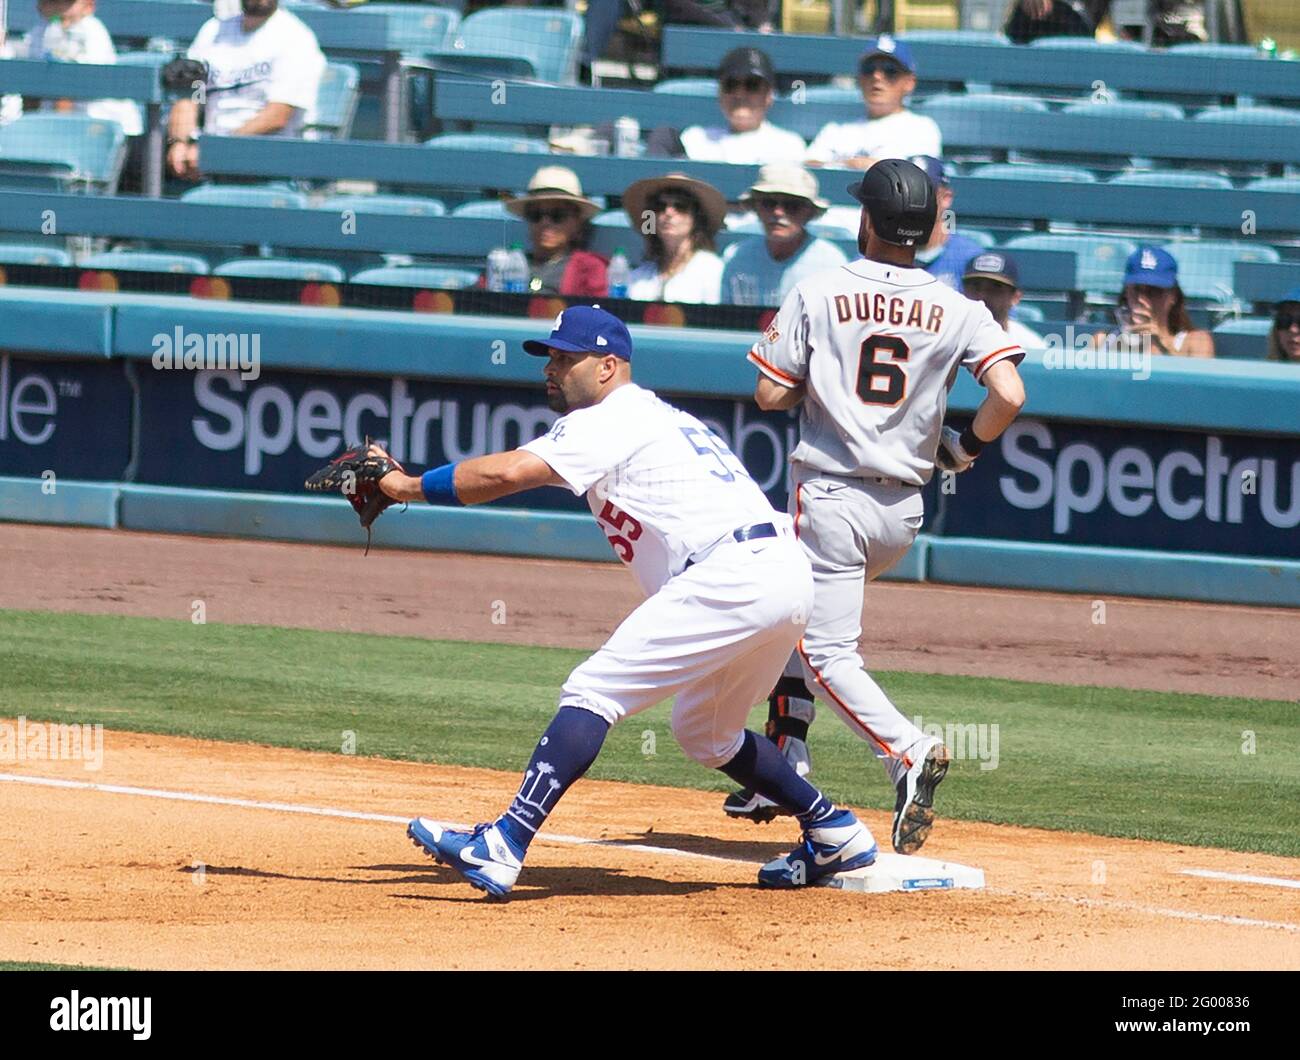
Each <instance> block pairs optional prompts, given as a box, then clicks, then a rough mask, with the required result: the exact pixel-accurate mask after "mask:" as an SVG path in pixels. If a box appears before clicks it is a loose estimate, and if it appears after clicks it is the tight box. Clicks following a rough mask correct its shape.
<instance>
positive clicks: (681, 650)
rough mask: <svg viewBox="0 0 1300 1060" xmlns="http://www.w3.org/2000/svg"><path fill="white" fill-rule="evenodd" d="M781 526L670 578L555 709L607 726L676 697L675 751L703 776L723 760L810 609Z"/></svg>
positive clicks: (579, 673)
mask: <svg viewBox="0 0 1300 1060" xmlns="http://www.w3.org/2000/svg"><path fill="white" fill-rule="evenodd" d="M784 523H785V520H784V519H783V518H782V519H779V520H778V523H777V525H778V526H779V527H780V532H779V535H778V536H777V537H774V538H759V539H756V540H752V541H745V542H735V541H726V542H724V543H723V544H721V545H718V546H717V547H715V548H714V549H713V550H712V551H710V552H709V553H708V555H707V556H706V557H705V558H703V559H701V560H700V561H699V562H697V563H694V564H693V565H691V566H690V567H688V568H687V569H686V570H684V571H683V572H682V573H681V574H678V575H677V576H676V577H674V578H671V579H669V580H668V581H667V582H666V583H665V584H664V585H663V586H662V587H661V588H660V589H659V591H658V592H656V593H655V594H654V595H653V596H651V597H649V598H648V599H646V600H645V601H644V602H642V604H641V605H640V606H639V607H638V608H637V609H636V610H635V611H633V612H632V613H631V614H630V615H628V617H627V618H625V619H624V620H623V622H622V623H621V624H620V625H619V627H618V628H617V629H616V630H615V631H614V633H613V634H612V635H611V636H610V638H609V640H607V641H606V642H605V644H604V645H603V646H602V647H601V649H600V650H599V651H597V652H596V653H595V654H594V655H592V656H591V657H590V658H589V659H587V660H586V661H585V662H583V663H582V664H581V665H579V666H578V668H577V669H575V670H574V671H573V673H571V674H570V675H569V679H568V680H567V681H566V682H565V683H564V688H563V690H562V691H561V694H560V706H562V707H583V708H585V709H586V710H590V711H592V712H593V713H595V714H599V715H600V716H601V717H602V718H604V719H605V720H606V721H607V722H609V723H610V724H611V725H613V724H614V723H615V722H617V721H619V720H620V719H622V718H626V717H631V716H632V715H633V714H636V713H638V712H640V711H642V710H645V709H647V708H648V707H652V706H654V705H655V704H656V703H658V702H660V701H662V700H664V699H667V698H668V697H669V696H676V697H677V702H676V704H675V705H674V706H673V713H672V730H673V736H674V737H676V739H677V742H678V743H679V744H681V747H682V750H684V751H685V752H686V754H688V755H689V756H690V757H691V758H693V759H695V761H697V762H700V763H701V764H702V765H706V766H708V767H710V768H712V769H716V768H718V767H719V766H723V765H726V764H727V763H728V762H729V761H731V759H732V758H733V757H735V755H736V752H738V751H739V750H740V747H741V743H742V742H743V739H744V728H745V721H746V719H747V718H748V717H749V712H750V709H751V708H752V707H753V705H754V704H755V703H756V702H757V701H758V700H760V699H763V698H764V697H766V695H767V693H768V691H769V690H770V689H771V687H772V685H773V684H775V683H776V679H777V678H778V677H779V676H780V675H781V668H782V667H783V666H784V665H785V661H786V659H787V658H789V655H790V652H791V651H792V650H793V649H794V647H795V645H796V644H797V643H798V641H799V637H800V635H801V634H802V633H803V630H804V625H805V623H806V622H807V619H808V614H809V612H810V611H811V610H812V602H813V580H812V572H811V571H810V569H809V564H808V559H807V557H806V556H805V555H804V553H803V550H802V549H801V548H800V547H799V544H798V543H797V542H796V541H795V539H794V535H793V533H792V531H791V530H790V529H789V528H788V527H786V526H785V525H783V524H784Z"/></svg>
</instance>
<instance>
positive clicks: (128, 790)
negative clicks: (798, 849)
mask: <svg viewBox="0 0 1300 1060" xmlns="http://www.w3.org/2000/svg"><path fill="white" fill-rule="evenodd" d="M0 781H7V782H9V783H13V784H35V785H37V786H38V787H45V788H72V789H76V790H79V791H101V792H105V793H107V794H109V795H141V796H145V797H147V798H151V799H171V800H172V801H174V802H201V803H207V804H208V805H211V806H238V807H241V808H242V809H246V810H275V811H278V812H280V813H301V814H307V815H308V816H311V817H342V818H346V819H347V820H351V821H377V822H379V823H381V824H408V823H409V822H410V820H411V818H409V817H397V816H395V815H393V814H389V813H364V812H362V811H360V810H336V809H331V808H329V807H324V806H303V805H301V804H298V803H292V802H260V801H258V800H256V799H237V798H233V797H231V796H226V795H199V794H197V793H196V792H191V791H167V790H165V789H163V788H134V787H128V786H126V785H123V784H93V783H91V782H90V781H85V780H59V779H56V778H54V777H29V776H23V775H21V774H18V773H0ZM430 819H431V820H432V818H430ZM434 823H435V824H438V825H441V826H442V827H443V828H459V829H468V828H472V827H473V826H472V825H467V824H459V823H457V822H455V821H435V822H434ZM537 838H538V840H539V841H541V842H543V843H562V844H566V845H568V846H597V847H600V846H604V847H617V848H618V849H619V850H634V851H637V852H638V853H642V854H662V855H663V856H664V857H669V858H694V859H696V860H698V861H720V862H723V863H724V864H728V865H755V864H758V863H757V862H751V861H746V860H744V859H743V858H722V857H718V856H717V855H715V854H700V853H697V852H695V851H691V850H678V849H676V848H675V847H657V846H652V845H650V844H648V843H624V842H620V841H619V840H617V839H588V838H586V837H585V836H577V835H562V834H560V833H556V832H547V833H546V834H545V835H540V836H538V837H537Z"/></svg>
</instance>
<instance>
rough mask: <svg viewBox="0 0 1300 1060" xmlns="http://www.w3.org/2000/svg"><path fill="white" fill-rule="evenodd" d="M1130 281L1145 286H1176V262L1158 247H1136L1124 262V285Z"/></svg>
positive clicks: (1167, 252) (1170, 255)
mask: <svg viewBox="0 0 1300 1060" xmlns="http://www.w3.org/2000/svg"><path fill="white" fill-rule="evenodd" d="M1130 283H1138V284H1144V285H1146V286H1147V287H1177V286H1178V262H1176V261H1174V258H1173V255H1172V254H1170V253H1169V251H1167V250H1161V249H1160V248H1159V247H1138V248H1137V250H1135V251H1133V253H1132V254H1130V255H1129V257H1128V261H1126V262H1125V263H1124V286H1125V287H1127V286H1128V285H1129V284H1130Z"/></svg>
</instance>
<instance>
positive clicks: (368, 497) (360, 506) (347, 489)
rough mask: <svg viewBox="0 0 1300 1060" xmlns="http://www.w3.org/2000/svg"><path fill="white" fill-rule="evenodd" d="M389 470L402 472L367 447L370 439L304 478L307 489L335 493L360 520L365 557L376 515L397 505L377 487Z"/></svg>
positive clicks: (393, 461)
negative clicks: (345, 500)
mask: <svg viewBox="0 0 1300 1060" xmlns="http://www.w3.org/2000/svg"><path fill="white" fill-rule="evenodd" d="M390 471H402V472H405V471H406V468H404V467H402V465H401V464H399V463H398V462H397V461H396V460H394V459H393V458H392V457H391V456H389V455H388V454H387V453H385V452H384V451H383V450H382V449H379V448H378V447H375V448H374V449H372V448H371V444H370V439H369V438H366V441H365V444H364V445H358V446H353V447H352V448H351V449H348V450H347V451H346V452H344V453H340V454H339V455H338V456H336V457H335V458H334V459H333V460H331V461H330V462H329V463H328V464H326V465H325V466H324V467H323V468H321V469H320V470H319V471H316V472H314V473H313V474H312V476H311V477H310V478H309V479H307V481H306V483H305V485H306V487H307V488H308V489H309V490H313V491H316V492H322V493H334V492H336V491H337V492H339V493H341V494H343V496H344V497H346V498H347V500H348V503H349V504H351V505H352V507H353V509H354V510H355V511H356V513H357V517H358V518H359V519H360V520H361V526H362V528H363V529H364V530H365V532H366V555H369V554H370V526H371V524H372V523H373V522H374V521H375V520H376V519H378V518H379V516H380V513H382V512H383V511H384V509H385V508H387V507H388V506H389V505H391V504H396V503H397V502H396V501H395V500H393V498H392V497H390V496H388V494H386V493H385V492H384V491H383V490H381V489H380V488H379V480H380V479H381V478H383V477H384V476H385V475H387V474H388V473H389V472H390Z"/></svg>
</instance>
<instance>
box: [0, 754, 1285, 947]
mask: <svg viewBox="0 0 1300 1060" xmlns="http://www.w3.org/2000/svg"><path fill="white" fill-rule="evenodd" d="M0 782H9V783H12V784H34V785H37V786H39V787H47V788H70V789H74V790H79V791H100V792H105V793H106V794H109V795H137V796H144V797H146V798H153V799H170V800H172V801H174V802H197V803H206V804H208V805H213V806H238V807H241V808H244V809H250V810H274V811H278V812H280V813H300V814H306V815H308V816H311V817H341V818H345V819H347V820H352V821H376V822H379V823H382V824H406V823H408V820H409V819H408V818H406V817H398V816H395V815H393V814H387V813H365V812H362V811H359V810H336V809H331V808H329V807H323V806H302V805H300V804H298V803H292V802H260V801H258V800H255V799H237V798H233V797H231V796H226V795H199V794H197V793H195V792H189V791H167V790H165V789H162V788H135V787H129V786H127V785H123V784H92V783H90V782H89V781H84V780H59V779H56V778H54V777H29V776H22V775H20V774H16V773H0ZM437 823H438V824H441V825H443V826H444V827H447V828H467V827H469V826H468V825H464V824H457V823H455V822H450V821H448V822H444V821H438V822H437ZM538 840H540V841H542V842H551V843H561V844H566V845H569V846H606V847H615V848H617V849H619V850H634V851H637V852H638V853H642V854H654V855H656V856H662V857H672V858H692V859H695V860H697V861H717V862H723V863H725V864H730V865H737V864H739V865H753V864H757V862H750V861H745V860H743V859H740V858H722V857H718V856H717V855H715V854H699V853H696V852H694V851H690V850H677V849H676V848H675V847H656V846H650V845H648V844H645V843H620V842H619V841H618V840H614V839H588V838H586V837H584V836H575V835H558V834H555V833H551V832H548V833H547V834H546V835H543V836H538ZM985 893H986V894H993V895H999V896H1001V897H1007V898H1028V899H1031V900H1033V901H1038V902H1067V903H1069V904H1072V905H1082V906H1092V907H1097V908H1102V909H1123V910H1127V911H1129V912H1134V913H1145V914H1147V915H1149V916H1163V917H1170V918H1173V919H1175V920H1192V921H1200V922H1203V923H1215V924H1231V925H1234V926H1237V927H1263V928H1275V929H1279V930H1282V931H1293V932H1300V924H1284V923H1280V922H1278V921H1273V920H1254V919H1251V918H1249V917H1242V916H1227V915H1223V914H1219V913H1194V912H1188V911H1186V910H1183V909H1162V908H1160V907H1158V906H1149V905H1141V904H1140V903H1138V902H1124V901H1120V900H1118V899H1114V898H1078V897H1071V896H1068V895H1058V894H1046V893H1044V892H1042V891H1028V892H1027V891H1011V890H1000V889H995V888H986V889H985Z"/></svg>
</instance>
